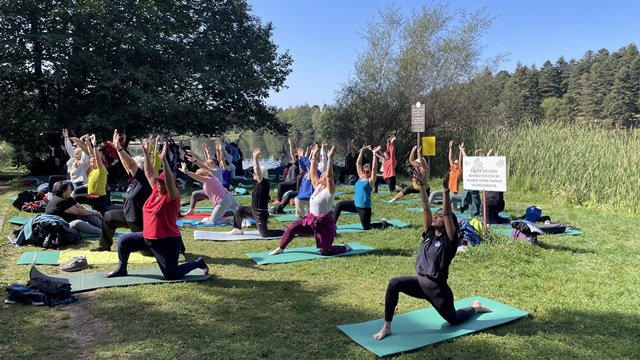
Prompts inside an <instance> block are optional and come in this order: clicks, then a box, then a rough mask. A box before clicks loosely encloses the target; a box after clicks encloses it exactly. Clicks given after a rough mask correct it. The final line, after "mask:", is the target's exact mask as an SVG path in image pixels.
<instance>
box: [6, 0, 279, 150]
mask: <svg viewBox="0 0 640 360" xmlns="http://www.w3.org/2000/svg"><path fill="white" fill-rule="evenodd" d="M250 10H251V8H250V7H249V5H248V4H247V3H246V1H245V0H230V1H223V2H221V1H212V0H193V1H178V2H174V1H155V2H151V1H127V0H123V1H110V2H93V1H77V0H58V1H51V0H47V1H32V0H16V1H4V2H2V3H0V33H1V34H2V35H0V56H1V57H2V59H3V62H2V64H0V87H1V88H0V93H1V94H2V95H0V96H2V100H3V105H4V106H3V108H2V109H1V110H0V126H2V127H3V129H6V130H7V132H6V134H5V135H6V138H7V140H8V141H10V142H11V143H12V144H13V145H14V146H16V147H17V148H18V149H19V150H23V151H26V153H27V154H31V156H34V155H36V154H37V153H38V151H42V150H44V149H46V145H45V144H44V139H45V138H46V136H47V135H48V134H49V133H54V132H59V131H60V128H63V127H67V128H71V129H74V130H75V131H76V132H79V133H84V132H89V131H91V132H95V133H103V134H105V135H108V134H109V133H111V132H112V131H113V129H114V128H118V129H121V130H126V131H127V134H129V135H130V136H139V135H143V134H146V133H147V132H148V131H156V132H159V131H162V130H163V129H171V130H174V131H176V132H178V133H193V134H217V133H221V132H223V131H224V130H226V129H227V128H230V127H233V126H238V127H241V128H252V129H259V128H270V129H276V130H280V129H282V126H281V124H280V123H279V122H278V121H277V120H276V119H275V109H272V108H270V107H268V106H267V105H266V104H265V102H264V99H266V98H267V96H268V93H269V91H270V90H273V91H278V90H280V89H282V88H283V86H284V81H285V79H286V76H287V75H288V74H289V73H290V71H291V69H290V66H291V63H292V59H291V57H290V56H289V54H288V53H287V52H285V53H284V54H279V53H278V51H277V46H276V45H275V44H274V43H273V42H272V39H271V38H272V30H273V27H272V25H271V24H270V23H267V24H266V25H264V24H262V23H261V22H260V19H259V18H257V17H255V16H253V15H251V14H250ZM33 129H38V131H37V132H35V133H34V131H33ZM40 132H42V136H40V135H39V134H40ZM23 161H24V160H23Z"/></svg>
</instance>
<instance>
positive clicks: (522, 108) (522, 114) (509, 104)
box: [500, 63, 542, 125]
mask: <svg viewBox="0 0 640 360" xmlns="http://www.w3.org/2000/svg"><path fill="white" fill-rule="evenodd" d="M500 103H501V104H500V106H501V107H502V112H503V117H504V119H505V120H506V121H507V123H508V124H510V125H515V124H518V123H520V122H521V121H524V120H534V121H535V120H539V119H540V117H541V109H540V104H541V103H542V99H541V97H540V93H539V90H538V71H537V70H536V68H535V67H532V68H529V67H527V66H525V65H522V64H520V63H518V64H517V65H516V69H515V71H514V72H513V75H512V76H511V77H510V78H509V81H507V83H506V85H505V87H504V91H503V93H502V97H501V101H500Z"/></svg>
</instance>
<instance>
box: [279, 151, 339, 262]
mask: <svg viewBox="0 0 640 360" xmlns="http://www.w3.org/2000/svg"><path fill="white" fill-rule="evenodd" d="M334 148H335V146H334V147H332V148H331V150H329V152H328V153H327V166H326V170H325V172H324V173H322V175H320V176H318V173H317V170H318V162H317V161H316V152H317V151H318V146H317V145H316V146H315V147H314V148H313V150H312V152H311V170H310V171H309V173H310V176H311V182H312V183H313V188H314V189H315V190H314V191H313V194H312V195H311V198H310V199H309V212H307V215H306V216H305V217H303V218H302V219H298V220H296V221H294V222H292V223H291V225H289V227H287V230H286V231H285V232H284V235H283V236H282V239H281V240H280V245H278V247H277V248H276V249H275V250H273V251H272V252H270V253H269V255H278V254H281V253H282V252H283V251H284V249H285V248H286V247H287V245H289V243H290V242H291V240H293V238H295V237H296V235H297V236H315V237H316V247H317V248H318V249H320V253H321V254H322V255H336V254H341V253H343V252H346V251H349V250H351V247H349V245H347V244H344V245H342V246H339V245H333V241H334V240H335V238H336V221H335V220H334V218H333V213H332V212H331V209H332V208H333V199H334V198H335V196H336V184H335V181H334V177H333V164H332V163H333V150H334Z"/></svg>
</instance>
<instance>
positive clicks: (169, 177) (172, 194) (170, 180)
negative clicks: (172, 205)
mask: <svg viewBox="0 0 640 360" xmlns="http://www.w3.org/2000/svg"><path fill="white" fill-rule="evenodd" d="M168 147H169V144H168V143H167V144H164V146H163V147H162V152H161V153H160V155H159V156H160V159H162V169H163V171H164V173H165V174H164V184H165V185H166V186H167V193H168V194H169V199H171V201H174V200H176V199H179V198H180V191H179V190H178V186H177V185H176V179H175V178H174V177H173V173H172V172H171V165H169V159H167V148H168Z"/></svg>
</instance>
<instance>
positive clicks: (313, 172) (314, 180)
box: [309, 144, 320, 189]
mask: <svg viewBox="0 0 640 360" xmlns="http://www.w3.org/2000/svg"><path fill="white" fill-rule="evenodd" d="M317 157H318V144H315V146H313V147H312V148H311V153H310V154H309V160H311V166H310V167H309V179H310V180H311V184H312V185H313V188H314V189H315V188H316V186H317V185H318V181H320V177H319V176H318V159H317Z"/></svg>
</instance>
